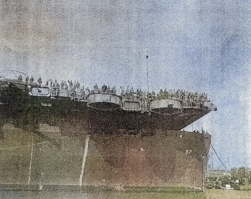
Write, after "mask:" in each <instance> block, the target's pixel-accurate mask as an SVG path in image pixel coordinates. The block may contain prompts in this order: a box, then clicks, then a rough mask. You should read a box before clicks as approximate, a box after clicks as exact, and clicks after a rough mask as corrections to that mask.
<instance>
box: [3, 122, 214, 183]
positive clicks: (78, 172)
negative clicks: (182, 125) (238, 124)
mask: <svg viewBox="0 0 251 199" xmlns="http://www.w3.org/2000/svg"><path fill="white" fill-rule="evenodd" d="M53 129H54V132H53ZM55 129H56V130H55ZM40 131H41V132H43V133H42V134H43V135H44V136H41V135H40V134H38V133H36V134H34V133H28V132H27V131H24V130H21V129H16V128H14V127H13V126H10V125H9V124H7V125H4V128H3V134H4V136H3V138H2V139H1V140H0V142H1V148H0V153H1V154H0V158H1V161H0V167H1V170H0V176H1V178H0V184H5V185H6V184H8V185H18V186H19V185H41V184H42V185H64V186H68V185H74V186H85V185H94V186H112V187H114V186H115V187H116V186H122V187H126V186H185V187H203V183H204V177H205V173H206V165H207V157H208V151H209V146H210V141H211V137H210V135H208V134H201V133H197V132H184V131H161V130H159V131H158V132H154V133H152V135H141V134H138V135H129V134H95V133H93V134H88V132H82V134H81V135H76V136H73V135H72V134H71V133H70V132H68V135H66V134H67V133H66V132H65V133H64V134H62V132H60V131H59V128H58V127H49V126H48V125H41V124H40ZM46 136H47V137H46ZM87 137H88V140H87ZM87 145H88V146H87ZM84 159H85V161H83V160H84Z"/></svg>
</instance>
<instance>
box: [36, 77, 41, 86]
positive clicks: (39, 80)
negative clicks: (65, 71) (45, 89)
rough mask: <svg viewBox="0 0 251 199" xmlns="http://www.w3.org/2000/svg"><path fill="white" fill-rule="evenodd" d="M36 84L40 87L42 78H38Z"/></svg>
mask: <svg viewBox="0 0 251 199" xmlns="http://www.w3.org/2000/svg"><path fill="white" fill-rule="evenodd" d="M37 82H38V86H39V87H41V86H42V78H41V77H39V78H38V80H37Z"/></svg>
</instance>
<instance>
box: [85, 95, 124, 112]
mask: <svg viewBox="0 0 251 199" xmlns="http://www.w3.org/2000/svg"><path fill="white" fill-rule="evenodd" d="M121 105H122V99H121V97H119V96H117V95H115V94H109V93H93V94H90V95H89V96H88V97H87V106H88V107H91V108H95V109H98V110H115V109H119V108H121Z"/></svg>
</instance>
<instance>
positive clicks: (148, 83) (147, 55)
mask: <svg viewBox="0 0 251 199" xmlns="http://www.w3.org/2000/svg"><path fill="white" fill-rule="evenodd" d="M148 57H149V56H148V55H146V81H147V93H149V80H148Z"/></svg>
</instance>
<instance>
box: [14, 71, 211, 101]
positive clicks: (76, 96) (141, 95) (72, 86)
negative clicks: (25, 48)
mask: <svg viewBox="0 0 251 199" xmlns="http://www.w3.org/2000/svg"><path fill="white" fill-rule="evenodd" d="M18 80H19V81H23V78H22V76H19V77H18ZM25 83H27V84H33V85H36V86H38V87H42V83H43V81H42V78H41V77H39V78H38V80H37V82H35V80H34V78H33V77H32V76H31V78H29V77H26V78H25ZM43 87H48V88H49V90H50V96H52V97H70V98H71V99H72V100H86V99H87V96H88V95H89V94H94V93H106V94H112V95H120V96H122V97H123V98H124V99H125V100H128V101H142V100H146V99H149V100H153V99H158V100H162V99H169V100H178V101H180V102H181V104H182V105H183V106H203V105H204V103H205V102H207V101H209V100H208V99H207V95H206V94H205V93H198V92H196V93H192V92H188V91H184V90H180V89H178V90H169V91H167V90H166V89H164V90H163V89H160V91H159V92H158V93H155V92H153V91H152V92H145V91H142V90H141V89H134V88H133V87H131V88H130V87H129V86H128V87H127V88H126V89H125V88H124V87H120V89H119V90H120V91H121V92H120V94H118V93H117V90H116V87H115V86H113V87H110V86H108V85H105V84H104V85H103V86H101V87H98V85H97V84H95V85H94V87H93V88H92V89H89V88H88V87H84V86H81V85H80V83H79V82H78V81H74V82H73V81H72V80H68V81H61V82H60V83H59V82H57V80H54V81H52V80H51V79H50V80H48V81H46V83H45V84H44V85H43Z"/></svg>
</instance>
